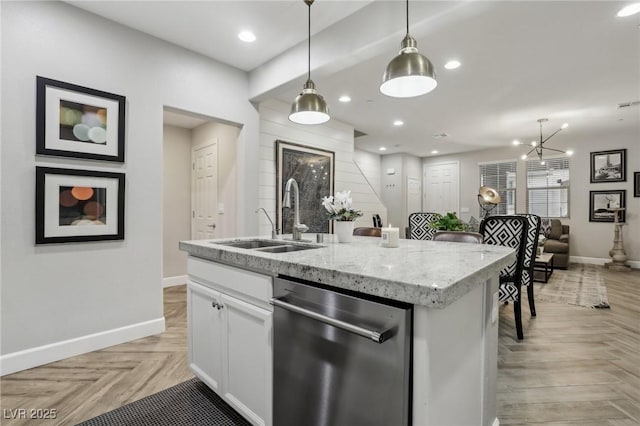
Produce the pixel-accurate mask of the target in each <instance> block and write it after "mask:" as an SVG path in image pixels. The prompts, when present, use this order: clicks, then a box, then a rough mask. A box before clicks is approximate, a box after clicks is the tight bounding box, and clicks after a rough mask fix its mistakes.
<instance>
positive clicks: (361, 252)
mask: <svg viewBox="0 0 640 426" xmlns="http://www.w3.org/2000/svg"><path fill="white" fill-rule="evenodd" d="M327 236H328V237H329V241H328V242H325V243H322V244H316V243H315V242H312V241H315V239H316V238H315V234H304V238H305V239H309V238H311V239H312V241H305V243H307V244H313V245H315V246H318V247H319V248H314V249H312V250H301V251H295V252H288V253H266V252H261V251H259V250H249V249H242V248H235V247H230V246H225V245H220V244H216V242H227V241H242V240H250V239H256V238H259V239H270V238H269V237H246V238H224V239H219V240H194V241H181V242H180V250H183V251H186V252H188V253H189V255H191V256H194V257H198V258H202V259H207V260H211V261H213V262H219V263H224V264H227V265H231V266H236V267H239V268H243V269H248V270H251V271H256V272H261V273H265V274H269V275H273V276H277V275H287V276H290V277H296V278H301V279H305V280H308V281H313V282H317V283H321V284H326V285H330V286H334V287H339V288H344V289H348V290H353V291H357V292H361V293H366V294H371V295H375V296H380V297H384V298H387V299H393V300H398V301H402V302H408V303H412V304H415V305H423V306H427V307H434V308H443V307H445V306H447V305H449V304H451V303H453V302H454V301H456V300H457V299H459V298H460V297H462V296H463V295H464V294H466V293H467V292H469V291H470V290H471V288H473V287H474V286H476V285H479V284H481V283H484V282H485V281H486V280H487V279H488V278H490V277H492V276H494V275H497V274H498V272H499V271H500V270H501V269H502V268H504V267H506V266H507V265H508V264H509V263H511V262H512V261H513V259H514V256H515V254H514V253H515V252H514V251H513V250H512V249H510V248H506V247H502V246H493V245H485V244H468V243H467V244H465V243H450V242H441V241H420V240H404V239H401V240H400V247H398V248H385V247H381V246H380V239H379V238H374V237H357V236H354V239H353V242H351V243H342V244H339V243H336V242H334V241H333V238H334V236H333V235H325V237H327ZM285 238H286V236H285ZM289 238H290V237H289ZM287 242H289V243H290V242H291V241H283V243H287Z"/></svg>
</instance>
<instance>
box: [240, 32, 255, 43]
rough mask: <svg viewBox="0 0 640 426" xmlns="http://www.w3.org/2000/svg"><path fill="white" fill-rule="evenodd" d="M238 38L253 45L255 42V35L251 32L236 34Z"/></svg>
mask: <svg viewBox="0 0 640 426" xmlns="http://www.w3.org/2000/svg"><path fill="white" fill-rule="evenodd" d="M238 38H239V39H240V40H242V41H244V42H245V43H253V42H254V41H256V35H255V34H254V33H252V32H251V31H241V32H240V33H239V34H238Z"/></svg>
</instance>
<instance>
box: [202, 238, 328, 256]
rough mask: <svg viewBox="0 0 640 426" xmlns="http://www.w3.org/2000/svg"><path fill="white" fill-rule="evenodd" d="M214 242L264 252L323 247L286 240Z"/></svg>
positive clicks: (283, 251) (285, 251) (284, 251)
mask: <svg viewBox="0 0 640 426" xmlns="http://www.w3.org/2000/svg"><path fill="white" fill-rule="evenodd" d="M212 243H213V244H220V245H222V246H228V247H235V248H241V249H247V250H255V251H261V252H264V253H288V252H292V251H300V250H309V249H314V248H320V247H322V246H314V245H307V244H296V243H294V242H292V241H284V240H241V241H215V242H212Z"/></svg>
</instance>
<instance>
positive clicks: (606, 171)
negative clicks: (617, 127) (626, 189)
mask: <svg viewBox="0 0 640 426" xmlns="http://www.w3.org/2000/svg"><path fill="white" fill-rule="evenodd" d="M626 181H627V150H626V149H614V150H609V151H597V152H592V153H591V183H605V182H626Z"/></svg>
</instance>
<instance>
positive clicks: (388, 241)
mask: <svg viewBox="0 0 640 426" xmlns="http://www.w3.org/2000/svg"><path fill="white" fill-rule="evenodd" d="M399 240H400V230H399V229H398V228H392V227H391V224H389V227H387V228H382V239H381V240H380V245H381V246H382V247H398V246H399V245H400V244H399V243H400V241H399Z"/></svg>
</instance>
